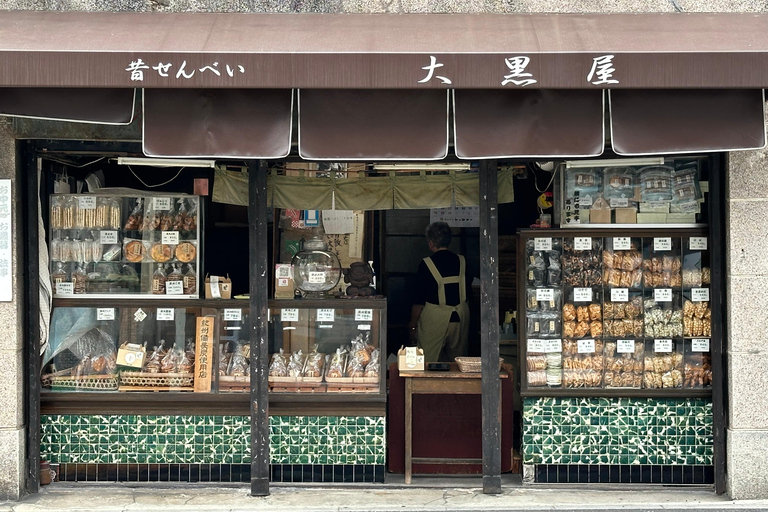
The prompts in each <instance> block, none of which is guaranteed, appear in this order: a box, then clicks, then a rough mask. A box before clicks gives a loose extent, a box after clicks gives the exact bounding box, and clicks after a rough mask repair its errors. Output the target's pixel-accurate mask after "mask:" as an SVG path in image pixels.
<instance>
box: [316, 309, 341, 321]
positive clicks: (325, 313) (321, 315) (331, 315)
mask: <svg viewBox="0 0 768 512" xmlns="http://www.w3.org/2000/svg"><path fill="white" fill-rule="evenodd" d="M335 320H336V310H335V309H318V310H317V321H318V322H333V321H335Z"/></svg>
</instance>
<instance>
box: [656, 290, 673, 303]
mask: <svg viewBox="0 0 768 512" xmlns="http://www.w3.org/2000/svg"><path fill="white" fill-rule="evenodd" d="M653 300H655V301H656V302H672V288H656V289H655V290H653Z"/></svg>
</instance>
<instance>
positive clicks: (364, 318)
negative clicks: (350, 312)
mask: <svg viewBox="0 0 768 512" xmlns="http://www.w3.org/2000/svg"><path fill="white" fill-rule="evenodd" d="M372 321H373V310H372V309H356V310H355V322H372Z"/></svg>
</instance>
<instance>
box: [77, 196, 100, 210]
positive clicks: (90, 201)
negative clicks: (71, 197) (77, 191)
mask: <svg viewBox="0 0 768 512" xmlns="http://www.w3.org/2000/svg"><path fill="white" fill-rule="evenodd" d="M77 206H78V207H79V208H80V209H81V210H95V209H96V198H95V197H94V196H80V197H78V198H77Z"/></svg>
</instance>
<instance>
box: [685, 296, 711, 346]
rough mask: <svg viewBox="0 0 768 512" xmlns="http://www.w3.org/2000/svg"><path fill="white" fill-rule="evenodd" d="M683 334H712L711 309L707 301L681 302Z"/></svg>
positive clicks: (688, 336) (691, 335)
mask: <svg viewBox="0 0 768 512" xmlns="http://www.w3.org/2000/svg"><path fill="white" fill-rule="evenodd" d="M683 336H685V337H686V338H692V337H697V336H707V337H709V336H712V310H711V309H710V307H709V302H691V301H690V300H687V299H686V301H685V303H683Z"/></svg>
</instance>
